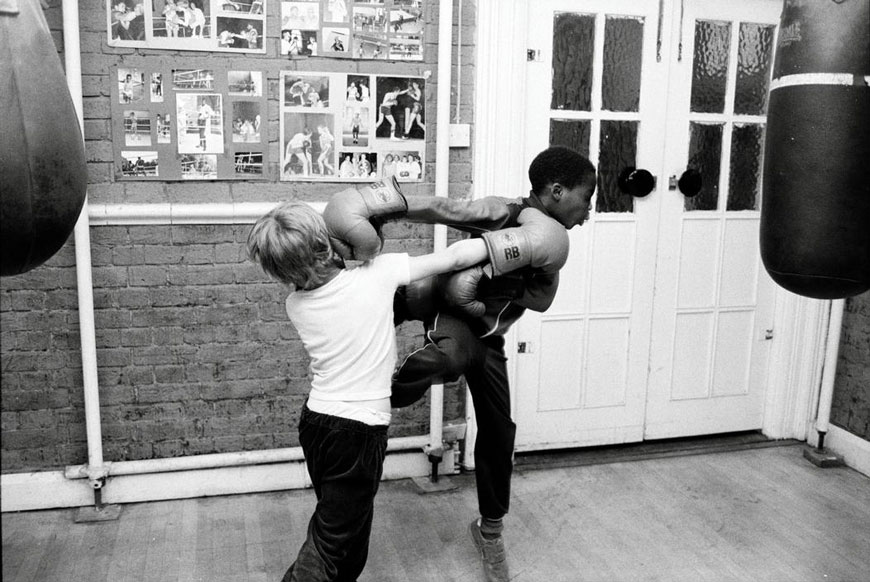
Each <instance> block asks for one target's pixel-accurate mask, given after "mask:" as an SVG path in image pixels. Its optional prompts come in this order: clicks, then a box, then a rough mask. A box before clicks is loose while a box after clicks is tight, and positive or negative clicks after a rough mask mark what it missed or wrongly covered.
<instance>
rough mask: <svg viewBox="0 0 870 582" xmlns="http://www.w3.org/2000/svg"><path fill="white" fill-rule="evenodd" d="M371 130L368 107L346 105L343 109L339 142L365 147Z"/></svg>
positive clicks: (345, 144)
mask: <svg viewBox="0 0 870 582" xmlns="http://www.w3.org/2000/svg"><path fill="white" fill-rule="evenodd" d="M370 132H371V114H370V109H369V108H368V107H363V106H362V105H348V106H346V107H345V109H344V124H343V127H342V132H341V144H342V145H343V146H345V147H361V148H366V147H368V145H369V133H370Z"/></svg>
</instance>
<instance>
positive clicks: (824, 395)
mask: <svg viewBox="0 0 870 582" xmlns="http://www.w3.org/2000/svg"><path fill="white" fill-rule="evenodd" d="M845 306H846V300H845V299H834V300H833V301H831V315H830V317H829V318H828V338H827V342H826V345H825V365H824V369H823V371H822V386H821V390H820V392H819V408H818V413H817V414H816V432H818V435H819V442H818V444H817V446H816V448H818V449H823V448H824V447H825V434H827V432H828V423H829V422H830V420H831V403H832V402H833V399H834V381H835V380H836V378H837V359H838V358H839V356H840V334H841V331H842V328H843V311H844V310H845Z"/></svg>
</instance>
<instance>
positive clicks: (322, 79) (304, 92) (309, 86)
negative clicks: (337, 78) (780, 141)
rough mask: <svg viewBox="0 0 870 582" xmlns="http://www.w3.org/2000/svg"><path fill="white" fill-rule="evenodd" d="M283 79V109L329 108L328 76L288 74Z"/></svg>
mask: <svg viewBox="0 0 870 582" xmlns="http://www.w3.org/2000/svg"><path fill="white" fill-rule="evenodd" d="M283 79H284V94H283V95H284V106H285V107H311V108H315V109H319V108H323V107H328V106H329V104H330V95H329V77H328V76H326V75H298V74H288V75H286V76H285V77H284V78H283Z"/></svg>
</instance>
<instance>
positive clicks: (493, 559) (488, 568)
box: [468, 519, 508, 582]
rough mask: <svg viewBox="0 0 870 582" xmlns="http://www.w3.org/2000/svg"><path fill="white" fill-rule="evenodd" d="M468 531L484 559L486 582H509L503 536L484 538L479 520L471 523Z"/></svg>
mask: <svg viewBox="0 0 870 582" xmlns="http://www.w3.org/2000/svg"><path fill="white" fill-rule="evenodd" d="M468 531H469V532H470V533H471V540H472V541H473V542H474V545H475V546H477V550H478V551H479V552H480V556H481V557H482V558H483V573H484V574H485V575H486V582H508V566H507V559H506V557H505V551H504V539H502V537H501V536H498V537H496V538H491V539H489V538H485V537H483V534H482V533H480V523H479V520H477V519H475V520H474V521H472V522H471V524H470V525H469V526H468Z"/></svg>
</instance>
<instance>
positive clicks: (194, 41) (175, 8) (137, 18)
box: [106, 0, 277, 53]
mask: <svg viewBox="0 0 870 582" xmlns="http://www.w3.org/2000/svg"><path fill="white" fill-rule="evenodd" d="M276 1H277V0H276ZM265 2H266V0H240V1H238V2H236V1H235V0H148V1H147V2H146V1H145V0H106V18H107V22H108V43H109V46H118V47H131V48H148V49H158V50H172V51H218V52H220V51H225V52H254V53H264V52H265V46H264V38H263V35H264V33H265V23H266V3H265Z"/></svg>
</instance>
